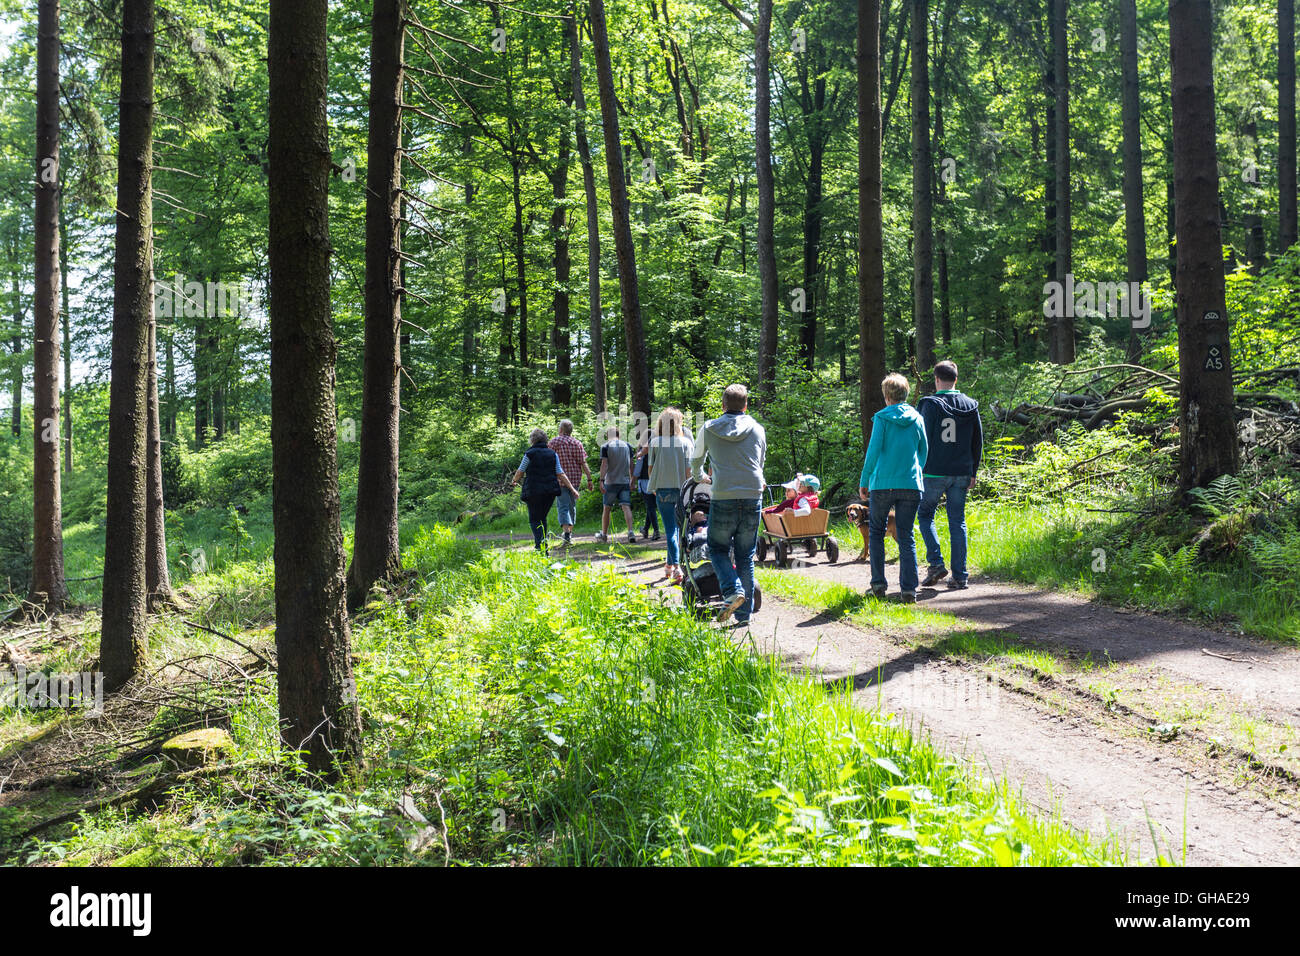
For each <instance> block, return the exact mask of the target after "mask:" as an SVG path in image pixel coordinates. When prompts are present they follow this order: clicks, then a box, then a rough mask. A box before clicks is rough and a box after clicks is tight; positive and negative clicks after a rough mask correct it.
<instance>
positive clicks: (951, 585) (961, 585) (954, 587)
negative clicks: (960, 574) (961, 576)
mask: <svg viewBox="0 0 1300 956" xmlns="http://www.w3.org/2000/svg"><path fill="white" fill-rule="evenodd" d="M968 587H970V585H969V584H967V583H966V582H965V581H958V580H957V579H956V578H953V579H952V580H951V581H949V582H948V590H949V591H965V590H966V589H967V588H968Z"/></svg>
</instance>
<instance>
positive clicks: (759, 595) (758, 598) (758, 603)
mask: <svg viewBox="0 0 1300 956" xmlns="http://www.w3.org/2000/svg"><path fill="white" fill-rule="evenodd" d="M762 609H763V589H762V588H760V587H759V586H758V585H757V584H756V585H754V610H755V611H761V610H762Z"/></svg>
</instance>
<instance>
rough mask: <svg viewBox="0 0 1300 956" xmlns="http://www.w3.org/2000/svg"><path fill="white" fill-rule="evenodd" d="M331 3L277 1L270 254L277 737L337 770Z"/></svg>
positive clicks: (340, 726) (349, 708)
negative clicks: (328, 106)
mask: <svg viewBox="0 0 1300 956" xmlns="http://www.w3.org/2000/svg"><path fill="white" fill-rule="evenodd" d="M326 7H327V3H326V0H271V19H270V32H269V40H268V51H267V52H268V55H267V63H268V66H269V69H270V107H269V110H268V129H269V133H268V136H269V139H268V157H269V160H270V163H269V166H270V175H269V195H268V208H269V224H270V243H269V246H268V251H269V259H270V267H271V449H272V468H273V472H274V478H273V492H272V495H273V510H274V515H275V646H276V654H277V657H278V665H279V666H278V670H277V678H278V684H279V691H280V737H281V740H282V741H283V742H284V744H285V746H286V747H288V748H289V749H291V750H296V751H306V762H307V767H308V769H309V770H311V771H312V772H314V773H318V774H321V775H323V776H325V777H326V778H333V777H336V776H337V775H338V774H339V772H340V771H341V770H342V768H343V767H344V766H345V765H351V764H355V763H357V762H359V761H360V760H361V756H362V750H361V714H360V711H359V710H358V707H357V697H356V681H355V680H354V679H353V676H352V654H351V646H350V645H351V636H350V633H349V630H348V617H347V607H346V594H345V591H346V582H345V579H344V570H343V564H344V554H343V532H342V528H341V527H340V524H339V486H338V461H337V421H336V411H335V406H334V359H335V350H336V346H335V342H334V329H333V327H332V323H331V321H330V238H329V174H330V150H329V138H328V128H329V127H328V121H327V118H326V112H325V103H326V96H327V89H326V88H327V82H328V78H329V70H328V65H327V54H326V46H327V42H328V41H327V37H326V33H327V28H326V19H327V16H326ZM381 195H382V194H381Z"/></svg>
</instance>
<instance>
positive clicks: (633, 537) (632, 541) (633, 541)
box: [627, 531, 636, 544]
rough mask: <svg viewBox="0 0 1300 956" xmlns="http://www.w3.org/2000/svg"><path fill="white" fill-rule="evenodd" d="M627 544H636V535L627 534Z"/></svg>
mask: <svg viewBox="0 0 1300 956" xmlns="http://www.w3.org/2000/svg"><path fill="white" fill-rule="evenodd" d="M627 543H628V544H636V535H634V534H633V533H632V532H631V531H629V532H628V533H627Z"/></svg>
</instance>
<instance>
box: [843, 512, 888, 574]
mask: <svg viewBox="0 0 1300 956" xmlns="http://www.w3.org/2000/svg"><path fill="white" fill-rule="evenodd" d="M845 511H846V513H847V516H848V519H849V520H850V521H852V522H853V523H854V524H856V525H857V526H858V531H859V532H860V533H861V534H862V553H861V554H860V555H858V560H859V561H867V560H869V559H870V557H871V542H870V540H869V537H870V525H871V510H870V509H869V508H868V507H867V504H866V502H862V503H860V504H859V503H858V502H854V503H853V504H851V505H849V506H848V508H847V509H845ZM885 534H887V535H889V536H890V537H891V538H893V539H894V540H895V541H897V540H898V526H897V525H896V524H895V523H894V513H893V512H892V511H891V512H890V513H889V518H888V520H887V521H886V522H885Z"/></svg>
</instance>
